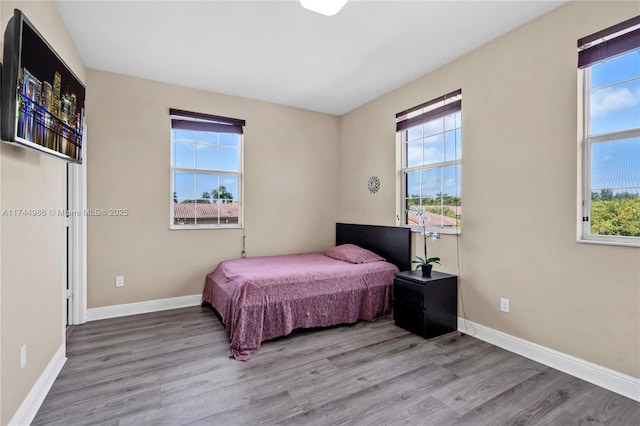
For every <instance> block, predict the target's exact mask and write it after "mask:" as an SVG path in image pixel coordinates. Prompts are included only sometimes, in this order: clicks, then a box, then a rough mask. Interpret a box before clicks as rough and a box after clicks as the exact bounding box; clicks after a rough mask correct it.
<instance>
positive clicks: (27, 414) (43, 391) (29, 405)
mask: <svg viewBox="0 0 640 426" xmlns="http://www.w3.org/2000/svg"><path fill="white" fill-rule="evenodd" d="M65 355H66V350H65V344H64V343H63V344H62V345H60V347H59V348H58V350H57V351H56V353H55V354H54V355H53V358H51V361H49V364H47V367H46V368H45V369H44V371H43V372H42V374H41V375H40V377H38V380H36V382H35V384H34V385H33V387H32V388H31V391H30V392H29V393H28V394H27V397H26V398H25V399H24V401H22V404H20V407H19V408H18V411H16V414H15V415H14V416H13V418H12V419H11V420H10V421H9V425H10V426H13V425H16V426H17V425H29V424H31V422H32V421H33V419H34V418H35V417H36V414H38V410H39V409H40V406H41V405H42V403H43V402H44V399H45V398H46V396H47V394H48V393H49V390H50V389H51V386H53V382H55V380H56V378H57V377H58V374H60V371H61V370H62V367H63V366H64V363H65V362H66V361H67V357H66V356H65Z"/></svg>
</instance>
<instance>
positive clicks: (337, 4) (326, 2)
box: [300, 0, 347, 16]
mask: <svg viewBox="0 0 640 426" xmlns="http://www.w3.org/2000/svg"><path fill="white" fill-rule="evenodd" d="M346 3H347V0H300V4H301V5H302V7H304V8H305V9H307V10H310V11H312V12H316V13H319V14H321V15H325V16H333V15H335V14H336V13H338V12H340V9H342V7H343V6H344V5H345V4H346Z"/></svg>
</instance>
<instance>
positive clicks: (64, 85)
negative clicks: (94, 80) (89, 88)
mask: <svg viewBox="0 0 640 426" xmlns="http://www.w3.org/2000/svg"><path fill="white" fill-rule="evenodd" d="M3 62H4V64H3V67H2V68H3V69H2V102H1V105H0V106H1V109H2V117H1V120H0V126H1V136H2V139H3V140H4V141H5V142H9V143H13V144H19V145H22V146H26V147H29V148H34V149H37V150H39V151H42V152H44V153H47V154H51V155H54V156H57V157H60V158H63V159H65V160H67V161H71V162H76V163H81V162H82V132H83V127H84V101H85V87H84V85H83V84H82V83H81V82H80V80H79V79H78V78H77V77H76V76H75V74H74V73H73V72H72V71H71V69H69V67H68V66H67V65H66V64H65V63H64V61H63V60H62V59H60V57H59V56H58V54H57V53H56V52H55V51H54V50H53V49H52V48H51V46H49V43H47V41H46V40H45V39H44V38H43V37H42V35H40V33H39V32H38V30H36V28H35V27H34V26H33V24H31V22H29V20H28V19H27V18H26V16H25V15H24V14H23V13H22V12H21V11H20V10H18V9H15V10H14V14H13V17H12V18H11V20H10V21H9V23H8V24H7V29H6V30H5V33H4V55H3Z"/></svg>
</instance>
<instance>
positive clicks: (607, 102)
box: [591, 86, 640, 117]
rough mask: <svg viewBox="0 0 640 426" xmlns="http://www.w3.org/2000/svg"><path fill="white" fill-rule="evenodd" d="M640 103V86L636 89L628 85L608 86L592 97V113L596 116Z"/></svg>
mask: <svg viewBox="0 0 640 426" xmlns="http://www.w3.org/2000/svg"><path fill="white" fill-rule="evenodd" d="M638 104H640V88H638V89H636V90H635V91H632V90H630V89H629V88H628V87H615V86H614V87H607V88H605V89H602V90H598V91H597V92H595V93H594V94H593V95H592V97H591V113H592V114H593V116H594V117H603V116H606V115H607V114H609V113H611V112H614V111H619V110H621V109H625V108H630V107H633V106H636V105H638Z"/></svg>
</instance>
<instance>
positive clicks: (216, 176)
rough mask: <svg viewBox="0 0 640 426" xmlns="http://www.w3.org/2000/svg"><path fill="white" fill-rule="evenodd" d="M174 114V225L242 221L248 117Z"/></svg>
mask: <svg viewBox="0 0 640 426" xmlns="http://www.w3.org/2000/svg"><path fill="white" fill-rule="evenodd" d="M170 114H171V191H172V193H173V195H172V201H171V209H170V211H171V229H192V228H225V227H240V226H242V222H241V218H242V214H241V212H242V201H241V200H242V193H241V191H242V133H243V126H244V124H245V122H244V120H238V119H235V118H227V117H218V116H214V115H209V114H200V113H193V112H188V111H181V110H176V109H171V110H170Z"/></svg>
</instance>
